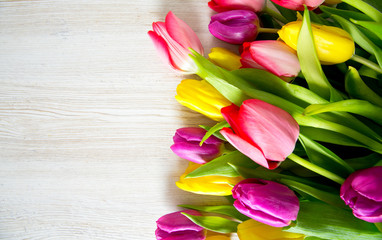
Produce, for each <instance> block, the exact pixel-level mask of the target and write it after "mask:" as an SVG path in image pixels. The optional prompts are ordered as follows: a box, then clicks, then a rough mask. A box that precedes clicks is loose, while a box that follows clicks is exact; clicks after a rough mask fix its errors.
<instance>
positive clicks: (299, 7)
mask: <svg viewBox="0 0 382 240" xmlns="http://www.w3.org/2000/svg"><path fill="white" fill-rule="evenodd" d="M271 1H272V2H274V3H276V4H277V5H280V6H281V7H284V8H288V9H291V10H295V11H304V5H306V6H307V7H308V9H309V10H313V9H315V8H317V7H318V6H320V5H321V4H322V3H323V2H324V0H271Z"/></svg>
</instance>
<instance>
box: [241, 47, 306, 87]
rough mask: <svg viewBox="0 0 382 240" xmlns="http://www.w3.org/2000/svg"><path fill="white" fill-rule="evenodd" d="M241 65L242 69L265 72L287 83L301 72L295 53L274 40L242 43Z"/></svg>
mask: <svg viewBox="0 0 382 240" xmlns="http://www.w3.org/2000/svg"><path fill="white" fill-rule="evenodd" d="M241 64H242V65H243V68H257V69H262V70H266V71H268V72H271V73H273V74H274V75H276V76H278V77H280V78H282V79H284V81H287V82H289V81H290V80H291V78H294V77H296V76H297V75H298V73H299V72H300V70H301V67H300V62H299V61H298V57H297V55H296V51H295V50H293V49H292V48H291V47H289V46H288V45H286V44H285V43H284V42H281V41H276V40H262V41H253V42H246V43H244V44H243V52H242V54H241Z"/></svg>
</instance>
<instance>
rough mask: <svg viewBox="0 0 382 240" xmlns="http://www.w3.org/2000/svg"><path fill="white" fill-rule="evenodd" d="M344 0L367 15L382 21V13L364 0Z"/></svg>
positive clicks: (343, 0)
mask: <svg viewBox="0 0 382 240" xmlns="http://www.w3.org/2000/svg"><path fill="white" fill-rule="evenodd" d="M342 2H344V3H347V4H349V5H350V6H353V7H355V8H357V9H358V10H360V11H361V12H363V13H365V14H366V15H367V16H369V17H370V18H372V19H373V20H374V21H376V22H382V13H381V12H380V11H378V9H376V8H375V7H373V6H372V5H370V4H368V3H366V2H364V1H362V0H342Z"/></svg>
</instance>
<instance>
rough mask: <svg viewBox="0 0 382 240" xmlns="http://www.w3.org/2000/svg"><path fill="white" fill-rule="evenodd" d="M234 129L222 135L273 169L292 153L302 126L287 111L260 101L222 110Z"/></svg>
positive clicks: (228, 129) (258, 162)
mask: <svg viewBox="0 0 382 240" xmlns="http://www.w3.org/2000/svg"><path fill="white" fill-rule="evenodd" d="M222 114H223V116H224V118H225V119H226V120H227V122H228V123H229V125H230V126H231V128H232V129H231V128H223V129H222V130H220V133H221V134H222V135H223V136H224V137H225V138H226V139H227V141H228V142H230V143H231V144H232V145H233V146H234V147H235V148H236V149H237V150H239V151H240V152H242V153H243V154H244V155H246V156H248V157H249V158H251V159H252V160H253V161H255V162H256V163H257V164H259V165H261V166H263V167H265V168H268V169H274V168H276V167H278V166H279V165H280V163H281V162H282V161H284V160H285V158H286V157H287V156H288V155H289V154H291V153H292V152H293V149H294V147H295V144H296V141H297V138H298V135H299V126H298V124H297V122H296V121H295V120H294V118H293V117H292V116H291V115H290V114H289V113H287V112H286V111H284V110H282V109H281V108H278V107H276V106H273V105H271V104H269V103H266V102H263V101H261V100H257V99H249V100H245V101H244V102H243V104H242V105H241V106H240V107H238V106H236V105H231V106H228V107H225V108H222Z"/></svg>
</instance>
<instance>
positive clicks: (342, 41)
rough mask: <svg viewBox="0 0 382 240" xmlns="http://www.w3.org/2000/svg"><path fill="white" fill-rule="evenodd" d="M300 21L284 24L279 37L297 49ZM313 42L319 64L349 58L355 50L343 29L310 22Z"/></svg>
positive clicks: (352, 42)
mask: <svg viewBox="0 0 382 240" xmlns="http://www.w3.org/2000/svg"><path fill="white" fill-rule="evenodd" d="M301 25H302V21H294V22H290V23H288V24H285V25H284V26H283V27H282V28H281V30H279V31H278V34H279V37H280V38H281V39H282V40H283V41H284V42H285V43H286V44H288V46H289V47H291V48H293V49H295V50H297V40H298V35H299V34H300V29H301ZM311 26H312V32H313V39H314V44H315V46H316V51H317V55H318V59H319V60H320V62H321V64H324V65H330V64H338V63H342V62H345V61H347V60H349V59H350V58H351V57H352V56H353V54H354V51H355V45H354V41H353V38H352V37H351V36H350V34H349V33H347V32H346V31H345V30H343V29H341V28H338V27H332V26H325V25H318V24H311Z"/></svg>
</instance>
